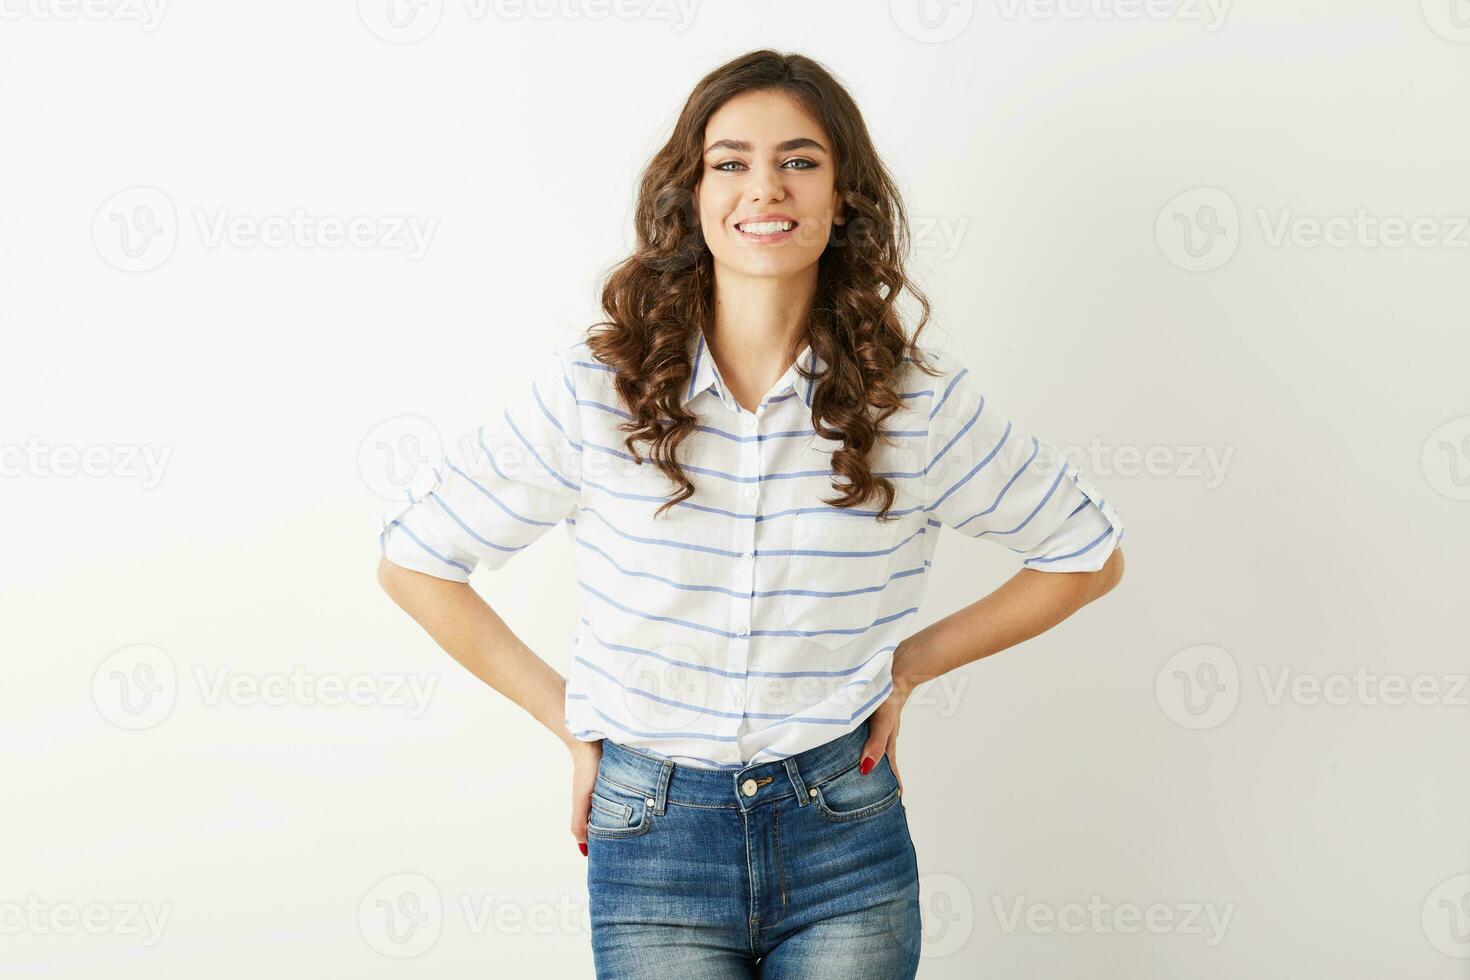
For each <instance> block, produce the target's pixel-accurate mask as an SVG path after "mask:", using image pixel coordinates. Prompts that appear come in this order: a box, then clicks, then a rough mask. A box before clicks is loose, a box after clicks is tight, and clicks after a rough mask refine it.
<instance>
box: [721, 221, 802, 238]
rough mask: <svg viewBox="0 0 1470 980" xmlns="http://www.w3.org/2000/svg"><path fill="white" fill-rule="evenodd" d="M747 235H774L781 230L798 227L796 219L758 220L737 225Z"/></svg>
mask: <svg viewBox="0 0 1470 980" xmlns="http://www.w3.org/2000/svg"><path fill="white" fill-rule="evenodd" d="M735 227H736V228H739V229H740V230H741V231H743V232H745V233H746V234H747V235H774V234H776V233H777V232H779V231H790V230H791V229H792V228H794V227H796V222H794V221H756V222H752V223H749V224H743V225H736V226H735Z"/></svg>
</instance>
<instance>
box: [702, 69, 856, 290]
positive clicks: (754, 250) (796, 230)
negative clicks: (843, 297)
mask: <svg viewBox="0 0 1470 980" xmlns="http://www.w3.org/2000/svg"><path fill="white" fill-rule="evenodd" d="M704 149H705V154H704V166H703V170H702V175H701V177H700V180H699V183H698V184H697V185H696V186H695V189H694V193H695V198H696V200H697V201H698V204H699V222H700V226H701V228H702V230H703V232H704V240H705V242H706V244H708V245H709V250H710V252H711V253H712V254H713V255H714V260H715V265H716V267H717V268H718V267H723V269H722V270H721V271H722V272H725V273H730V272H733V273H735V274H737V275H747V276H789V275H792V274H794V273H797V272H802V271H803V270H806V269H809V268H814V266H815V264H816V261H817V259H818V258H820V257H821V255H822V252H823V251H824V250H825V249H826V247H827V237H828V234H829V233H830V231H831V228H832V224H833V223H834V221H835V222H836V223H838V224H841V223H842V220H843V219H842V217H841V215H840V210H841V203H842V198H841V195H840V194H838V192H837V189H836V179H837V173H836V161H835V159H834V157H833V155H832V142H831V139H830V138H829V137H828V135H827V134H826V133H825V132H824V131H823V130H822V127H821V126H820V125H819V124H818V123H817V121H816V120H815V119H813V118H812V116H811V115H810V114H809V113H807V111H806V110H805V109H804V108H802V106H801V104H800V103H799V102H797V101H796V100H795V99H793V98H792V97H791V96H789V95H787V94H786V93H785V92H781V91H776V90H772V91H764V92H747V93H744V94H742V95H737V96H735V97H734V98H732V99H730V100H729V101H728V102H726V103H725V104H724V105H722V106H720V108H719V109H718V110H716V112H715V113H714V114H713V115H712V116H710V118H709V122H708V123H707V124H706V125H705V133H704Z"/></svg>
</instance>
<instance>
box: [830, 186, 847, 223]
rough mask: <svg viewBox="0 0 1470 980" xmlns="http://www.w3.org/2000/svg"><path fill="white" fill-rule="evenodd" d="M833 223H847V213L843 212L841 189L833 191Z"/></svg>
mask: <svg viewBox="0 0 1470 980" xmlns="http://www.w3.org/2000/svg"><path fill="white" fill-rule="evenodd" d="M832 223H833V224H834V225H841V224H846V223H847V215H846V214H844V213H843V209H842V192H841V191H833V192H832Z"/></svg>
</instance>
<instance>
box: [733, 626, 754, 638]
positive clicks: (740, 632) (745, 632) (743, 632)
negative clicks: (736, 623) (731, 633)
mask: <svg viewBox="0 0 1470 980" xmlns="http://www.w3.org/2000/svg"><path fill="white" fill-rule="evenodd" d="M735 635H736V636H749V635H750V630H748V629H746V628H745V627H744V626H742V627H740V628H739V629H738V630H736V631H735Z"/></svg>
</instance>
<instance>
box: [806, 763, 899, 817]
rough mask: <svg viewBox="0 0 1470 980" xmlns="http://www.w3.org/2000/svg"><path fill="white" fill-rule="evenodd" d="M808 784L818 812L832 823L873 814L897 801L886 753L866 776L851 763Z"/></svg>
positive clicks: (894, 781)
mask: <svg viewBox="0 0 1470 980" xmlns="http://www.w3.org/2000/svg"><path fill="white" fill-rule="evenodd" d="M811 788H812V789H814V790H816V794H815V795H814V796H813V799H815V800H816V803H817V812H818V813H820V814H821V815H822V817H823V818H824V819H826V820H828V821H830V822H832V823H846V822H848V821H850V820H862V819H865V818H867V817H872V816H876V815H877V814H879V813H882V812H883V811H884V810H887V809H888V808H889V807H891V806H893V805H894V804H895V803H897V802H898V777H897V776H895V775H894V774H893V769H892V767H890V766H889V765H888V756H886V755H885V756H884V757H883V758H882V759H881V760H879V762H878V765H877V766H875V767H874V768H873V771H872V772H870V773H868V774H867V775H866V776H864V775H863V774H862V772H861V771H860V770H859V769H858V767H857V766H853V767H852V768H850V769H846V770H844V771H842V772H840V773H838V774H837V775H836V776H833V777H831V778H830V779H827V780H825V781H824V782H820V783H817V784H816V785H815V786H813V787H811Z"/></svg>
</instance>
